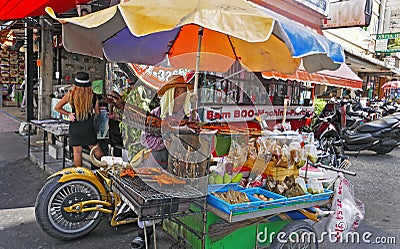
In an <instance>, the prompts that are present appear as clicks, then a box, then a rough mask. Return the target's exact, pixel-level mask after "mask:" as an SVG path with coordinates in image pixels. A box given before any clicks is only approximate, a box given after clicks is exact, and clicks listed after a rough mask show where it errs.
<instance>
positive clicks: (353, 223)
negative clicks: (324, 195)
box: [325, 176, 365, 242]
mask: <svg viewBox="0 0 400 249" xmlns="http://www.w3.org/2000/svg"><path fill="white" fill-rule="evenodd" d="M332 210H333V211H334V213H333V214H331V215H330V216H329V218H328V222H327V223H326V227H325V230H326V231H328V232H329V233H331V232H332V233H334V234H335V236H336V242H341V241H343V239H345V238H346V234H347V233H349V232H353V231H355V230H356V229H357V227H358V226H359V225H360V221H362V220H363V219H364V215H365V207H364V204H363V203H362V202H361V201H360V200H358V199H357V198H355V197H354V193H353V190H352V185H351V183H350V182H349V181H348V180H347V179H345V178H344V177H343V176H341V177H339V179H338V180H337V181H336V183H335V195H334V198H333V202H332Z"/></svg>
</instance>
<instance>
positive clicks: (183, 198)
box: [110, 174, 206, 220]
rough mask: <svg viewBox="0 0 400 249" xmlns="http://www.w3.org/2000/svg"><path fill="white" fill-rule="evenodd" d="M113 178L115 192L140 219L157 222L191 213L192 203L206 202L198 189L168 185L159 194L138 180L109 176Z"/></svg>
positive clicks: (136, 178)
mask: <svg viewBox="0 0 400 249" xmlns="http://www.w3.org/2000/svg"><path fill="white" fill-rule="evenodd" d="M110 178H112V179H113V181H114V183H113V186H112V188H113V191H115V192H117V193H119V194H120V196H121V198H123V200H124V201H125V202H126V203H128V204H129V205H130V206H131V208H132V209H133V210H134V211H135V212H136V213H137V214H138V216H139V219H140V220H155V219H163V218H170V217H172V216H184V215H189V214H192V213H193V212H191V211H189V208H190V205H191V204H192V203H195V204H197V205H198V206H203V205H204V204H202V203H205V200H206V196H204V195H203V194H202V193H201V192H200V191H198V190H197V189H195V188H193V187H191V186H189V185H187V184H184V185H182V186H179V187H171V186H166V187H165V192H164V191H163V192H160V191H157V190H155V189H154V188H152V187H151V186H150V185H148V184H147V183H145V182H144V181H143V180H142V179H140V178H139V177H135V178H132V177H129V176H126V177H122V178H120V177H119V176H115V175H112V174H111V175H110Z"/></svg>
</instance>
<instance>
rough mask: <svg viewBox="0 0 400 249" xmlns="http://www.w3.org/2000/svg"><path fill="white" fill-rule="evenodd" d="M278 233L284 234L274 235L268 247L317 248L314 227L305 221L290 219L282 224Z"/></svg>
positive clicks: (286, 248) (282, 248) (283, 248)
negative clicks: (290, 220)
mask: <svg viewBox="0 0 400 249" xmlns="http://www.w3.org/2000/svg"><path fill="white" fill-rule="evenodd" d="M278 233H281V234H283V233H284V234H285V236H283V237H282V236H279V239H277V237H275V238H274V239H273V240H272V243H271V245H270V247H269V249H291V248H302V249H303V248H304V249H318V241H317V238H316V232H315V230H314V228H313V227H312V226H311V225H310V224H309V223H307V222H305V221H299V220H296V221H292V222H290V223H289V224H287V225H286V226H284V227H283V228H282V229H281V230H280V231H279V232H278Z"/></svg>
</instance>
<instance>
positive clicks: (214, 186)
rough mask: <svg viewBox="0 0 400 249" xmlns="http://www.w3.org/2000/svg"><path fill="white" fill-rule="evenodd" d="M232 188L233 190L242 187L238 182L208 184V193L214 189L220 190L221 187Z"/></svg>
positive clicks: (241, 188)
mask: <svg viewBox="0 0 400 249" xmlns="http://www.w3.org/2000/svg"><path fill="white" fill-rule="evenodd" d="M229 188H232V189H233V190H243V189H244V188H243V187H242V186H240V185H239V183H227V184H210V185H208V193H211V192H215V191H222V190H223V189H229Z"/></svg>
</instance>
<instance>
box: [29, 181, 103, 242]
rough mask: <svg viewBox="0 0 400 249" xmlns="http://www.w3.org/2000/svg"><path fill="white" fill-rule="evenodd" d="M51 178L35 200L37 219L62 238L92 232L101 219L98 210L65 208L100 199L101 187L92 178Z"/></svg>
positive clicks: (75, 237)
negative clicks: (94, 183)
mask: <svg viewBox="0 0 400 249" xmlns="http://www.w3.org/2000/svg"><path fill="white" fill-rule="evenodd" d="M58 180H59V177H54V178H51V179H50V180H49V181H48V182H47V183H46V184H45V185H44V186H43V187H42V189H41V190H40V192H39V194H38V196H37V198H36V202H35V216H36V221H37V223H38V224H39V226H40V227H41V229H42V230H43V231H44V232H45V233H46V234H48V235H50V236H52V237H54V238H57V239H60V240H74V239H77V238H80V237H82V236H85V235H87V234H88V233H90V232H91V231H92V230H93V229H94V228H96V226H97V225H98V224H99V222H100V220H101V213H100V212H99V211H90V212H82V213H72V212H67V211H65V210H64V207H68V206H71V205H73V204H75V203H77V202H79V201H86V200H93V199H96V200H98V199H99V198H100V192H99V190H98V189H97V188H96V187H95V186H94V185H93V184H91V183H90V182H88V181H83V180H72V181H68V182H58Z"/></svg>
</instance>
